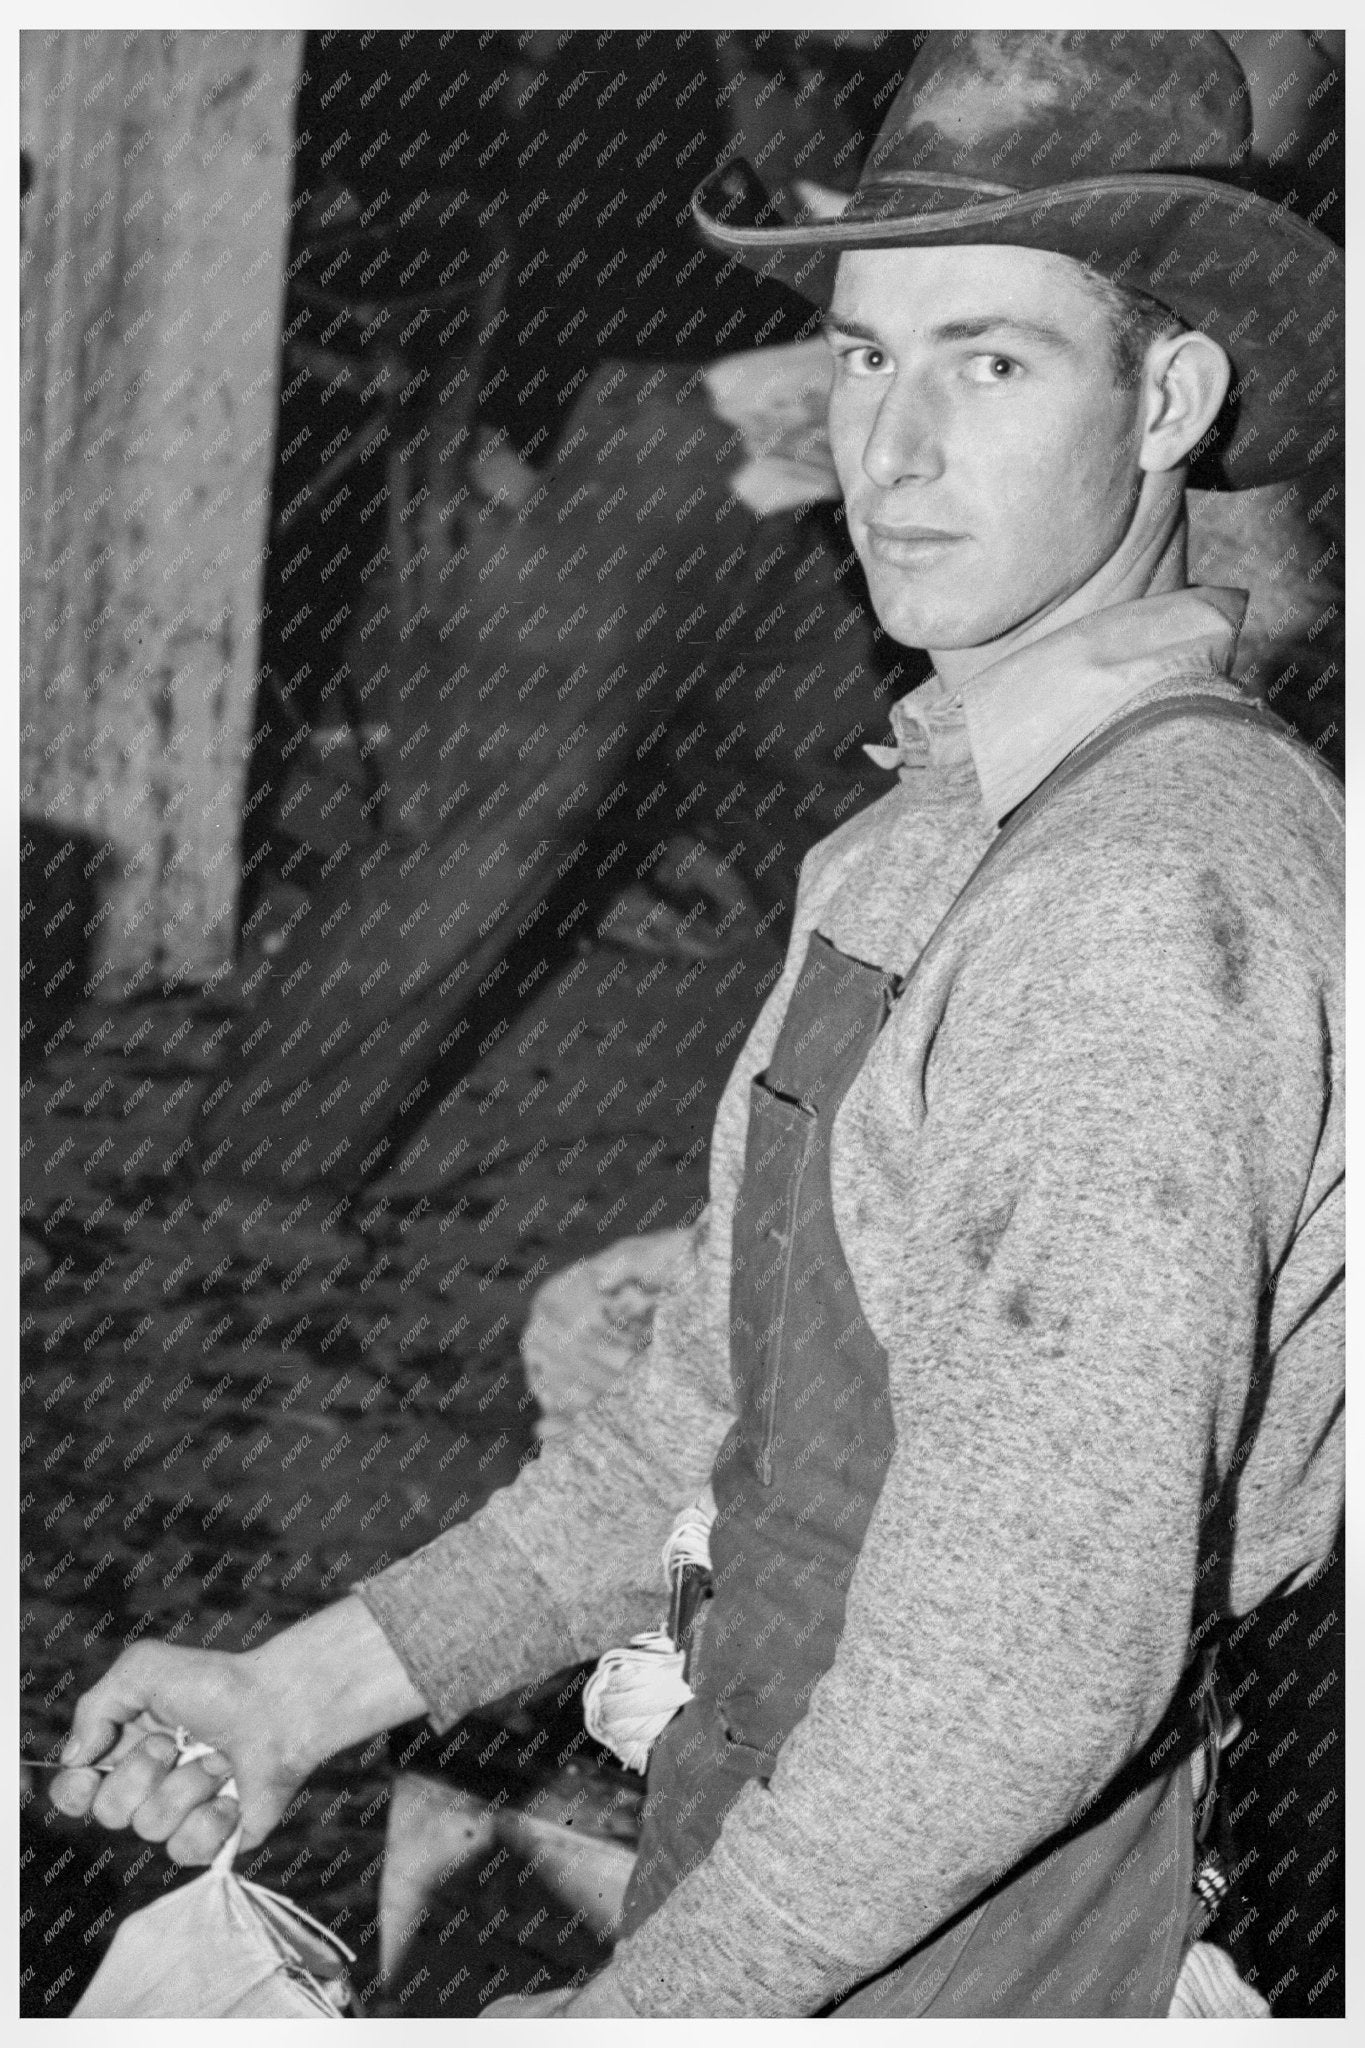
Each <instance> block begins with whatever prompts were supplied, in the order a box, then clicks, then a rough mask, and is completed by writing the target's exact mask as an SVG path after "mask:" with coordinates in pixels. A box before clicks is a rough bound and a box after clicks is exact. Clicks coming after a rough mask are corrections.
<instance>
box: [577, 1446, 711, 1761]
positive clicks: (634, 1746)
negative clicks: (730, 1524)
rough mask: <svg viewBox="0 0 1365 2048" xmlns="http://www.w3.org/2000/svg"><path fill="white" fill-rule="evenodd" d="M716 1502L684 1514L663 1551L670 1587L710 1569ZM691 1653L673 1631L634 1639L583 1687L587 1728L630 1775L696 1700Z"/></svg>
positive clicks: (706, 1500) (611, 1653)
mask: <svg viewBox="0 0 1365 2048" xmlns="http://www.w3.org/2000/svg"><path fill="white" fill-rule="evenodd" d="M715 1515H716V1503H715V1498H714V1496H713V1495H712V1492H711V1489H710V1487H709V1486H708V1487H707V1489H706V1491H705V1493H703V1494H702V1496H701V1498H700V1499H699V1500H695V1501H693V1502H692V1504H691V1506H690V1507H686V1508H684V1509H683V1511H682V1513H681V1514H680V1515H679V1516H678V1518H677V1520H676V1521H675V1522H674V1524H673V1527H672V1529H671V1530H670V1531H669V1535H668V1541H667V1542H666V1543H665V1544H664V1547H663V1560H662V1561H663V1571H664V1584H665V1586H667V1587H669V1588H670V1589H671V1588H672V1586H673V1584H674V1581H675V1580H676V1578H677V1576H678V1574H679V1573H680V1572H681V1571H682V1569H683V1567H684V1566H685V1565H698V1566H700V1567H701V1568H702V1569H703V1570H709V1569H710V1565H711V1549H710V1535H711V1524H712V1522H713V1521H714V1520H715ZM685 1662H686V1658H685V1654H684V1652H683V1651H682V1650H680V1649H678V1648H677V1646H676V1645H675V1644H674V1641H673V1638H672V1637H671V1636H670V1635H669V1633H668V1631H667V1629H665V1628H657V1629H651V1630H649V1631H648V1633H646V1634H645V1635H640V1636H632V1637H631V1640H630V1643H629V1644H628V1645H627V1646H625V1647H623V1648H621V1649H616V1650H608V1651H607V1652H606V1653H605V1654H604V1655H603V1656H602V1657H600V1658H599V1659H598V1664H597V1669H596V1670H595V1671H594V1672H593V1675H592V1677H591V1678H590V1679H589V1680H588V1683H587V1685H586V1686H585V1687H584V1688H583V1724H584V1726H585V1727H586V1729H587V1731H588V1733H589V1735H591V1736H592V1738H593V1740H594V1741H595V1742H600V1743H601V1744H602V1746H603V1748H605V1749H609V1750H611V1752H612V1754H613V1755H614V1756H618V1757H619V1758H620V1759H621V1762H622V1763H623V1764H624V1765H625V1766H626V1769H627V1770H630V1771H643V1770H644V1769H645V1766H646V1765H647V1764H648V1762H649V1753H650V1751H651V1750H652V1749H653V1747H654V1744H655V1743H656V1742H657V1741H658V1739H659V1737H660V1735H662V1733H663V1731H664V1729H665V1728H666V1727H667V1726H668V1724H669V1722H670V1721H671V1720H672V1719H673V1716H674V1715H675V1714H676V1713H677V1712H678V1709H679V1708H680V1707H685V1706H686V1705H687V1702H688V1701H689V1700H690V1699H691V1698H692V1688H691V1686H690V1685H689V1684H688V1683H687V1680H686V1679H685V1678H684V1677H683V1667H684V1664H685Z"/></svg>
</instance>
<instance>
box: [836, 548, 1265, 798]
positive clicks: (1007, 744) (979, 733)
mask: <svg viewBox="0 0 1365 2048" xmlns="http://www.w3.org/2000/svg"><path fill="white" fill-rule="evenodd" d="M1246 607H1247V593H1246V591H1244V590H1232V589H1221V588H1216V587H1213V586H1206V587H1204V588H1200V589H1189V590H1177V591H1172V592H1170V593H1169V594H1167V595H1165V596H1160V597H1140V598H1134V599H1133V600H1131V602H1129V603H1127V604H1120V605H1114V606H1112V607H1111V608H1110V609H1109V610H1108V611H1102V612H1095V613H1092V614H1091V616H1090V617H1088V618H1084V619H1078V620H1077V621H1076V622H1075V623H1074V624H1073V625H1070V626H1066V627H1063V628H1062V630H1061V631H1060V632H1057V633H1051V634H1048V635H1047V636H1045V637H1044V638H1043V639H1041V640H1036V641H1033V642H1032V643H1031V644H1030V645H1029V646H1027V647H1022V648H1020V649H1018V651H1017V652H1015V653H1012V654H1008V655H1006V656H1004V657H1003V659H1001V660H1000V661H997V662H993V663H991V665H990V666H989V667H987V668H984V669H980V670H978V672H977V673H976V675H974V676H973V677H972V678H971V680H970V681H969V682H967V683H964V684H963V686H962V688H961V689H960V690H957V691H954V690H952V689H950V688H949V686H948V684H946V683H945V682H944V681H943V680H942V678H941V677H940V676H938V675H931V676H929V677H928V678H927V680H926V681H925V682H923V683H921V684H920V686H919V688H918V689H915V690H912V691H911V692H910V693H909V695H908V696H905V697H902V698H901V699H900V701H899V703H897V704H894V705H893V706H892V707H891V713H890V719H891V730H892V732H893V733H894V734H895V744H894V745H893V746H868V747H865V748H864V752H865V753H866V754H867V755H868V756H869V757H870V758H871V760H872V761H873V762H875V764H876V765H877V767H879V768H895V769H897V770H899V772H900V774H901V776H902V778H904V777H906V776H912V777H913V776H918V775H922V774H923V772H924V771H925V769H927V768H928V767H929V766H930V765H933V766H934V767H937V768H945V767H955V766H957V765H958V764H960V763H962V762H965V761H968V760H970V761H971V762H972V763H973V765H974V766H975V768H976V774H977V780H978V782H979V783H980V785H981V800H982V803H983V805H984V806H985V809H986V813H987V815H988V817H989V818H990V819H991V822H992V823H993V824H996V825H998V824H999V823H1000V822H1001V820H1002V819H1003V818H1006V817H1008V815H1009V813H1010V812H1011V811H1012V810H1014V808H1015V807H1016V805H1018V804H1021V803H1022V802H1023V801H1024V799H1025V797H1027V796H1029V795H1030V794H1031V793H1032V792H1033V791H1034V790H1035V789H1036V788H1037V787H1038V784H1039V783H1040V782H1042V781H1043V780H1044V778H1045V777H1046V776H1048V775H1049V774H1051V772H1052V770H1053V769H1054V768H1055V767H1057V766H1058V764H1059V763H1060V762H1061V761H1063V760H1065V758H1066V756H1067V755H1068V754H1069V753H1071V752H1072V751H1073V750H1074V749H1075V748H1076V747H1078V746H1080V745H1081V743H1082V741H1084V740H1087V739H1088V738H1089V737H1090V735H1091V733H1093V732H1094V731H1095V730H1096V728H1097V727H1098V726H1100V725H1103V724H1104V723H1105V722H1106V721H1107V720H1108V719H1110V718H1114V717H1117V715H1118V713H1119V712H1121V711H1123V710H1124V709H1126V707H1127V706H1128V705H1129V704H1130V703H1132V701H1133V699H1134V698H1135V697H1138V696H1140V695H1141V694H1142V692H1143V691H1144V690H1149V689H1151V688H1153V686H1154V685H1156V684H1158V683H1164V682H1168V681H1171V680H1173V679H1174V678H1176V677H1180V678H1182V679H1186V678H1188V679H1189V680H1191V681H1195V680H1198V679H1200V678H1203V677H1209V676H1227V675H1228V674H1229V672H1230V670H1231V668H1232V658H1233V654H1234V651H1235V649H1236V646H1237V635H1238V632H1239V631H1240V629H1241V625H1242V620H1243V617H1244V616H1245V613H1246Z"/></svg>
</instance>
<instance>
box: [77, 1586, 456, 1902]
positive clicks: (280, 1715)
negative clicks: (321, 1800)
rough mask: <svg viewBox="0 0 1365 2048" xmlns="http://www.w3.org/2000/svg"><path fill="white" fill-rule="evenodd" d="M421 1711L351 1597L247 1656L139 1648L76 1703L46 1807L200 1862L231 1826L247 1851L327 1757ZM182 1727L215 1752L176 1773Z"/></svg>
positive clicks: (419, 1700)
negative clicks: (227, 1785) (227, 1790)
mask: <svg viewBox="0 0 1365 2048" xmlns="http://www.w3.org/2000/svg"><path fill="white" fill-rule="evenodd" d="M425 1706H426V1702H425V1700H424V1699H423V1697H422V1695H421V1693H420V1692H419V1691H418V1690H417V1688H416V1687H415V1686H414V1685H413V1683H412V1681H411V1679H409V1677H408V1675H407V1672H406V1670H405V1669H404V1667H403V1665H402V1663H401V1661H400V1660H399V1658H398V1656H397V1654H396V1653H395V1652H394V1651H393V1650H392V1649H391V1648H390V1646H389V1642H388V1638H387V1637H386V1636H385V1634H384V1632H383V1630H382V1629H381V1628H380V1627H379V1625H378V1623H377V1622H375V1621H374V1620H373V1619H372V1618H371V1616H370V1613H369V1610H368V1609H367V1608H366V1606H365V1604H364V1602H363V1601H361V1600H360V1599H358V1598H357V1597H356V1596H355V1595H351V1596H349V1597H348V1598H347V1599H345V1600H341V1601H339V1602H338V1603H337V1604H336V1605H335V1606H333V1607H328V1608H324V1609H323V1610H322V1612H321V1613H320V1614H315V1615H311V1616H310V1617H309V1618H308V1620H306V1621H301V1622H298V1623H297V1624H296V1625H295V1626H294V1627H293V1628H288V1629H285V1630H283V1631H282V1632H281V1633H280V1634H279V1635H277V1636H274V1637H272V1638H271V1640H270V1641H269V1642H267V1643H263V1644H262V1645H261V1647H260V1648H259V1649H257V1650H251V1651H249V1652H247V1653H246V1654H244V1655H241V1656H233V1655H230V1654H227V1653H225V1652H223V1651H219V1650H192V1649H184V1648H173V1647H172V1646H171V1645H170V1644H169V1643H139V1644H137V1645H136V1647H135V1648H133V1649H131V1650H125V1652H124V1653H123V1655H122V1656H121V1657H120V1658H118V1660H117V1661H116V1662H115V1663H114V1664H112V1665H111V1666H110V1668H109V1670H108V1671H107V1672H106V1673H105V1675H104V1677H103V1678H101V1679H100V1680H99V1681H98V1682H97V1683H96V1684H95V1685H93V1686H91V1688H90V1690H89V1692H87V1693H84V1694H83V1695H82V1696H81V1698H80V1699H79V1700H78V1701H77V1702H76V1711H75V1716H74V1719H73V1724H72V1731H71V1736H70V1738H69V1740H68V1742H67V1745H66V1748H65V1750H64V1751H63V1754H62V1761H63V1765H64V1766H65V1768H64V1769H62V1770H61V1771H59V1772H58V1774H57V1776H56V1777H55V1778H54V1779H53V1782H52V1789H51V1796H52V1802H53V1804H54V1805H55V1806H57V1807H60V1809H61V1811H62V1812H63V1813H67V1814H71V1815H79V1814H84V1813H89V1814H92V1815H93V1816H94V1818H95V1819H96V1820H97V1821H99V1822H100V1823H101V1825H102V1826H104V1827H108V1828H127V1827H131V1828H132V1829H133V1831H134V1833H136V1834H138V1835H141V1836H142V1837H143V1839H144V1840H145V1841H149V1842H164V1843H165V1845H166V1849H167V1853H168V1854H169V1855H170V1856H171V1857H172V1858H173V1859H174V1860H175V1861H176V1862H177V1863H208V1862H210V1861H211V1860H212V1858H213V1857H214V1855H215V1854H216V1853H217V1851H218V1850H219V1849H220V1848H221V1846H222V1844H223V1843H224V1842H225V1841H226V1840H227V1839H228V1836H229V1835H230V1834H231V1833H232V1832H233V1830H234V1828H235V1827H236V1825H237V1822H238V1820H239V1819H240V1820H241V1822H242V1825H243V1833H242V1843H243V1846H244V1847H245V1848H248V1849H253V1848H255V1846H256V1844H257V1843H258V1842H262V1841H264V1840H265V1837H266V1836H267V1835H268V1834H269V1833H270V1830H271V1829H272V1828H273V1827H274V1826H275V1824H276V1822H277V1821H278V1820H279V1818H280V1816H281V1814H282V1813H283V1812H284V1810H285V1808H286V1806H288V1804H289V1802H290V1800H291V1799H292V1798H293V1796H294V1794H295V1792H296V1791H297V1790H298V1788H299V1786H300V1785H301V1784H302V1783H303V1781H304V1779H305V1778H307V1777H308V1775H309V1773H310V1772H312V1771H313V1770H315V1769H316V1768H317V1766H318V1765H319V1764H320V1763H322V1762H323V1761H325V1759H326V1758H327V1757H329V1756H332V1755H334V1754H335V1752H336V1751H337V1750H339V1749H348V1748H350V1747H351V1745H352V1744H353V1743H357V1742H363V1741H364V1740H365V1739H366V1738H367V1737H368V1736H370V1735H376V1734H378V1733H380V1732H381V1731H382V1730H384V1729H386V1728H393V1727H397V1726H398V1725H399V1724H400V1723H401V1722H403V1721H408V1720H411V1719H412V1718H413V1717H414V1716H415V1715H417V1714H420V1713H422V1712H423V1711H424V1709H425ZM176 1728H184V1729H185V1730H186V1732H187V1733H188V1735H189V1736H190V1738H191V1740H192V1741H194V1742H196V1743H202V1742H206V1743H208V1744H210V1745H211V1753H210V1754H209V1755H207V1756H204V1757H201V1758H200V1759H199V1760H198V1761H197V1762H195V1763H189V1764H184V1765H181V1766H180V1767H179V1768H177V1767H176V1754H177V1752H176V1745H175V1741H174V1738H173V1735H172V1734H171V1733H169V1732H168V1731H171V1730H174V1729H176ZM96 1765H101V1766H106V1765H112V1768H111V1769H104V1768H101V1769H96V1768H95V1766H96ZM229 1777H231V1778H233V1779H234V1780H235V1782H236V1787H237V1803H236V1804H234V1803H233V1802H232V1801H230V1800H226V1799H224V1798H223V1797H222V1796H221V1787H222V1785H223V1783H224V1781H225V1780H226V1779H227V1778H229Z"/></svg>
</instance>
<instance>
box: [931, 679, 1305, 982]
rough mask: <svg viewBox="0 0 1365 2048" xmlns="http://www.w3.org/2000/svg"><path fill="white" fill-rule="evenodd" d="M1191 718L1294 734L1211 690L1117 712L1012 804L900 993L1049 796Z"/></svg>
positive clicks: (1247, 701)
mask: <svg viewBox="0 0 1365 2048" xmlns="http://www.w3.org/2000/svg"><path fill="white" fill-rule="evenodd" d="M1191 718H1195V719H1210V718H1212V719H1221V720H1222V721H1223V722H1224V723H1228V724H1233V725H1243V726H1245V725H1254V726H1257V727H1259V728H1260V729H1261V730H1262V731H1264V732H1275V733H1281V734H1284V735H1286V736H1289V737H1292V736H1293V728H1292V727H1290V726H1288V725H1286V724H1285V722H1284V720H1283V719H1282V718H1278V717H1277V716H1276V715H1275V713H1274V712H1273V711H1268V710H1267V709H1266V707H1265V706H1264V705H1263V704H1262V703H1260V701H1259V700H1258V699H1256V698H1244V699H1240V700H1239V699H1237V698H1235V697H1220V696H1215V695H1214V693H1213V692H1212V691H1211V690H1201V691H1198V692H1194V691H1191V692H1190V693H1188V694H1187V695H1185V696H1182V697H1162V698H1160V699H1158V700H1157V702H1156V703H1153V704H1141V705H1139V706H1138V707H1137V709H1136V710H1134V711H1125V712H1123V713H1121V715H1120V716H1119V717H1118V718H1116V719H1115V720H1114V721H1113V723H1112V724H1111V725H1106V726H1105V727H1104V729H1103V731H1101V732H1098V733H1095V734H1094V735H1093V736H1092V737H1091V738H1090V739H1088V740H1083V741H1082V742H1081V744H1080V746H1078V747H1076V748H1074V749H1073V750H1072V752H1071V753H1069V754H1068V755H1067V757H1066V759H1065V760H1064V761H1061V762H1059V763H1058V765H1057V766H1056V767H1055V768H1054V769H1053V771H1052V773H1051V774H1050V775H1048V776H1045V777H1044V779H1043V781H1042V782H1040V783H1039V785H1038V787H1037V788H1036V789H1035V790H1033V791H1032V792H1031V793H1030V794H1029V795H1028V796H1026V797H1025V798H1024V800H1023V802H1022V803H1020V804H1016V806H1015V808H1014V809H1013V810H1012V811H1011V812H1010V813H1009V815H1008V817H1006V818H1005V819H1004V821H1003V822H1002V824H1001V827H1000V830H999V831H998V832H997V833H996V835H995V837H994V839H993V840H992V841H991V843H990V845H989V846H988V847H987V848H986V851H985V852H984V853H983V854H982V856H981V859H980V860H979V861H978V862H977V864H976V866H975V868H974V869H973V870H972V872H971V874H970V875H969V876H968V878H967V880H966V882H965V883H964V884H963V886H962V888H961V889H960V890H959V892H958V894H957V895H956V896H955V897H954V899H953V901H952V903H951V904H950V905H949V906H948V909H947V910H946V911H945V912H944V914H943V917H942V918H941V919H940V921H939V923H938V925H937V927H936V928H935V930H934V932H933V935H932V936H931V938H930V939H929V941H928V943H927V944H926V945H925V947H924V949H923V951H922V952H921V953H920V956H919V958H918V959H917V960H916V962H915V964H914V966H913V967H912V968H911V970H910V973H909V974H908V975H906V977H905V979H904V980H903V981H902V983H901V988H902V989H903V988H904V987H905V985H906V983H907V982H909V980H910V979H911V978H912V977H913V976H914V975H916V974H918V973H919V971H920V969H921V968H922V967H923V965H924V963H925V962H926V960H928V959H929V958H930V956H931V955H932V954H933V953H934V952H935V950H936V949H937V948H938V946H939V945H940V944H941V943H942V940H943V935H944V933H945V932H946V931H947V929H948V927H949V926H950V924H951V923H952V921H953V919H954V918H955V916H956V915H957V912H958V911H959V910H960V908H961V907H962V905H963V904H964V903H965V902H966V901H967V900H968V898H969V897H971V896H973V895H975V893H976V891H977V890H978V889H979V888H980V886H981V883H982V880H983V878H984V876H985V875H986V873H987V871H988V870H989V868H990V866H991V863H992V862H993V861H994V860H995V858H996V856H997V855H998V854H999V852H1000V850H1001V848H1002V847H1004V846H1006V845H1007V844H1008V843H1009V841H1010V840H1011V839H1012V838H1013V837H1014V835H1015V834H1016V833H1017V832H1018V831H1019V830H1020V829H1021V827H1022V826H1024V825H1026V824H1028V822H1029V821H1030V820H1031V819H1032V818H1035V817H1036V816H1037V815H1038V813H1039V812H1040V811H1041V810H1043V809H1044V808H1045V807H1046V806H1047V805H1048V804H1049V803H1050V802H1051V801H1052V799H1053V797H1055V796H1057V795H1059V794H1060V793H1061V791H1062V790H1064V789H1069V788H1070V786H1071V784H1072V783H1073V782H1077V781H1079V780H1080V778H1081V777H1082V776H1083V775H1085V774H1086V773H1087V771H1088V770H1089V769H1091V768H1092V767H1094V765H1095V763H1096V762H1097V761H1101V760H1103V759H1104V758H1105V756H1106V755H1108V754H1111V753H1113V751H1114V749H1115V748H1116V747H1119V746H1122V744H1123V742H1124V741H1125V740H1128V739H1133V738H1135V737H1136V736H1137V735H1138V734H1139V733H1144V732H1149V731H1151V729H1152V728H1153V727H1154V726H1161V725H1173V724H1175V723H1176V721H1177V720H1180V719H1191Z"/></svg>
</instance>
